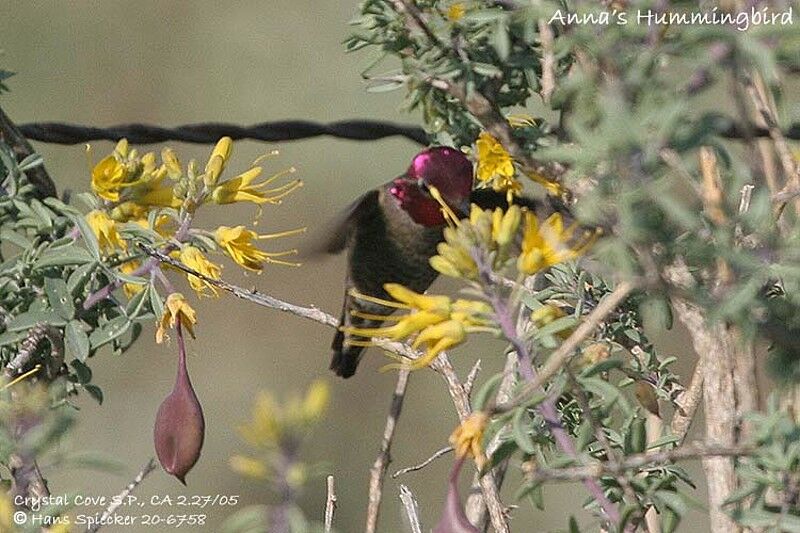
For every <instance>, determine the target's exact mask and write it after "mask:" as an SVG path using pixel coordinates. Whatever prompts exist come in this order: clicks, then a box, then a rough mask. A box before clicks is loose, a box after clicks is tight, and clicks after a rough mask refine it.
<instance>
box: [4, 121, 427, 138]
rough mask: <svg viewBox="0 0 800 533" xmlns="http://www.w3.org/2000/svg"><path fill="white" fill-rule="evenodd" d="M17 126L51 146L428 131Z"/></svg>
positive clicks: (363, 126)
mask: <svg viewBox="0 0 800 533" xmlns="http://www.w3.org/2000/svg"><path fill="white" fill-rule="evenodd" d="M19 130H20V131H21V132H22V134H23V135H24V136H25V137H27V138H28V139H30V140H34V141H40V142H45V143H53V144H78V143H85V142H88V141H100V140H106V141H118V140H119V139H122V138H123V137H124V138H127V139H128V141H129V142H131V143H132V144H155V143H161V142H165V141H180V142H187V143H195V144H213V143H215V142H217V141H218V140H219V138H220V137H224V136H226V135H227V136H228V137H230V138H232V139H234V140H239V139H253V140H257V141H266V142H284V141H294V140H299V139H308V138H311V137H319V136H322V135H329V136H331V137H336V138H339V139H350V140H356V141H372V140H378V139H383V138H385V137H392V136H399V137H404V138H406V139H409V140H411V141H414V142H416V143H418V144H428V135H427V134H426V133H425V131H424V130H423V129H422V128H419V127H417V126H409V125H404V124H395V123H392V122H383V121H378V120H342V121H338V122H331V123H328V124H321V123H318V122H310V121H307V120H281V121H275V122H262V123H260V124H254V125H251V126H241V125H237V124H228V123H224V122H205V123H199V124H185V125H181V126H176V127H174V128H164V127H160V126H153V125H150V124H121V125H117V126H109V127H105V128H97V127H92V126H83V125H79V124H65V123H61V122H36V123H29V124H20V125H19Z"/></svg>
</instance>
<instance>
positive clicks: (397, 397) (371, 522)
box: [365, 369, 409, 533]
mask: <svg viewBox="0 0 800 533" xmlns="http://www.w3.org/2000/svg"><path fill="white" fill-rule="evenodd" d="M408 375H409V371H408V370H402V369H401V370H400V371H399V372H398V373H397V384H396V385H395V388H394V395H393V396H392V403H391V406H390V407H389V416H387V417H386V426H385V427H384V429H383V439H382V440H381V450H380V452H379V453H378V457H377V458H376V459H375V463H374V464H373V465H372V469H371V470H370V476H369V503H368V505H367V526H366V528H365V531H366V533H375V531H377V529H378V514H379V513H380V509H381V499H382V497H383V481H384V479H385V478H386V470H387V469H388V468H389V461H390V460H391V458H390V452H391V449H392V440H393V439H394V433H395V429H396V428H397V421H398V419H399V418H400V413H401V411H402V410H403V400H404V399H405V396H406V388H407V387H408Z"/></svg>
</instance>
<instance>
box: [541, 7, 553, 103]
mask: <svg viewBox="0 0 800 533" xmlns="http://www.w3.org/2000/svg"><path fill="white" fill-rule="evenodd" d="M553 39H554V36H553V29H552V28H551V27H550V25H549V24H548V23H547V21H546V20H544V19H539V41H540V42H541V45H542V80H541V83H542V91H541V94H542V100H544V103H545V104H547V105H550V97H551V96H552V94H553V91H554V90H555V89H556V58H555V54H554V53H553Z"/></svg>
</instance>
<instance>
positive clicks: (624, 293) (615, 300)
mask: <svg viewBox="0 0 800 533" xmlns="http://www.w3.org/2000/svg"><path fill="white" fill-rule="evenodd" d="M636 286H637V285H636V283H634V282H631V281H623V282H621V283H620V284H619V285H617V286H616V288H615V289H614V290H613V291H612V292H611V293H610V294H608V295H607V296H606V297H605V298H603V299H602V300H601V301H600V303H598V304H597V307H595V308H594V310H593V311H592V312H591V313H589V315H588V316H587V317H586V318H585V319H584V320H583V321H582V322H581V323H580V325H579V326H578V327H577V328H575V331H573V332H572V334H571V335H570V336H569V337H567V340H565V341H564V342H563V343H561V345H560V346H559V347H558V349H557V350H556V351H554V352H553V353H552V354H551V355H550V357H548V358H547V362H546V363H545V364H544V365H542V367H541V368H539V370H538V372H537V374H536V378H535V379H533V380H532V381H531V382H529V383H526V384H525V385H524V386H523V387H522V389H521V390H520V392H518V393H517V395H516V396H514V398H512V399H511V400H509V401H508V402H505V403H501V404H498V405H496V406H495V407H494V409H492V414H500V413H505V412H508V411H510V410H512V409H515V408H517V407H519V406H520V405H522V404H524V403H525V402H526V401H528V400H529V399H530V398H531V396H533V395H534V394H535V393H536V392H537V391H538V390H539V389H540V388H541V387H542V386H543V385H544V384H545V383H547V381H548V380H549V379H550V378H552V377H553V376H554V375H555V374H556V373H557V372H558V371H559V370H560V369H561V367H562V366H564V365H565V364H566V363H567V361H569V359H570V357H572V354H573V352H574V351H575V350H576V349H577V348H578V346H580V344H581V343H582V342H583V341H584V340H585V339H587V338H588V337H589V335H591V334H592V333H593V332H594V330H595V329H596V328H597V327H598V326H599V325H600V324H601V323H602V322H603V320H605V318H606V316H607V315H608V314H609V313H611V312H612V311H613V310H614V309H616V308H617V307H618V306H619V305H620V304H621V303H622V302H623V301H624V300H625V298H627V297H628V295H629V294H630V293H631V292H632V291H633V290H634V289H635V288H636Z"/></svg>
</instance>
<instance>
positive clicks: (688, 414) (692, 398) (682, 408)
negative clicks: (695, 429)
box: [670, 359, 705, 443]
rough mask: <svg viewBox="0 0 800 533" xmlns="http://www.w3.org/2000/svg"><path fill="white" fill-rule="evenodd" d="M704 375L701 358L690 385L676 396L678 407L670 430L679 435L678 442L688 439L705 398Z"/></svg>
mask: <svg viewBox="0 0 800 533" xmlns="http://www.w3.org/2000/svg"><path fill="white" fill-rule="evenodd" d="M704 376H705V371H704V370H703V359H700V360H698V361H697V364H696V365H695V367H694V371H693V372H692V379H691V381H690V382H689V386H688V387H687V388H686V389H685V390H684V391H683V392H681V393H680V394H679V395H678V397H677V398H675V403H676V404H677V406H678V409H677V410H676V411H675V414H674V415H673V416H672V422H671V424H670V430H671V431H672V434H673V435H675V436H676V437H678V443H683V441H684V439H686V434H687V433H689V428H690V427H691V425H692V420H694V415H695V413H696V412H697V407H698V406H699V405H700V400H701V399H702V398H703V378H704Z"/></svg>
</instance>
